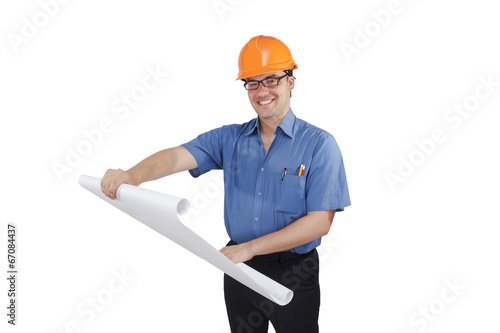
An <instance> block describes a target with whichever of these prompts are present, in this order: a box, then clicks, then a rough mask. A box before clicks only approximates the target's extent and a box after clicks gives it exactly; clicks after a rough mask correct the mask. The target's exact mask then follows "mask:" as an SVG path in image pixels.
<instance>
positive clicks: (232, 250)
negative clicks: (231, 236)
mask: <svg viewBox="0 0 500 333" xmlns="http://www.w3.org/2000/svg"><path fill="white" fill-rule="evenodd" d="M220 252H221V253H222V254H223V255H225V256H226V257H228V258H229V259H230V260H231V261H232V262H234V263H235V264H237V263H239V262H245V261H248V260H250V259H252V258H253V256H254V254H253V253H252V250H251V247H250V246H249V245H248V243H243V244H238V245H232V246H225V247H223V248H222V249H221V250H220Z"/></svg>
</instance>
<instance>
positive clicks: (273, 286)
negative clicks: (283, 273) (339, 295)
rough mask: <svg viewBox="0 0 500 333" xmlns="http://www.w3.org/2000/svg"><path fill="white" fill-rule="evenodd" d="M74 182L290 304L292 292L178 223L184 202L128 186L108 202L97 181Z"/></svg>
mask: <svg viewBox="0 0 500 333" xmlns="http://www.w3.org/2000/svg"><path fill="white" fill-rule="evenodd" d="M78 181H79V183H80V185H81V186H83V187H84V188H86V189H87V190H89V191H90V192H92V193H94V194H95V195H97V196H98V197H99V198H101V199H103V200H104V201H106V202H107V203H109V204H111V205H113V206H115V207H116V208H118V209H120V210H121V211H123V212H125V213H127V214H128V215H130V216H132V217H133V218H135V219H137V220H138V221H140V222H142V223H144V224H145V225H147V226H148V227H150V228H152V229H154V230H156V231H157V232H159V233H160V234H162V235H163V236H165V237H167V238H168V239H170V240H171V241H173V242H175V243H177V244H179V245H180V246H182V247H184V248H185V249H187V250H189V251H190V252H192V253H194V254H196V255H197V256H199V257H200V258H202V259H204V260H206V261H208V262H209V263H211V264H212V265H214V266H215V267H217V268H219V269H220V270H221V271H223V272H225V273H226V274H227V275H229V276H231V277H232V278H234V279H235V280H237V281H239V282H241V283H242V284H244V285H245V286H247V287H249V288H251V289H252V290H254V291H256V292H257V293H259V294H261V295H262V296H264V297H267V298H268V299H269V300H271V301H273V302H275V303H276V304H278V305H282V306H283V305H286V304H288V303H289V302H290V301H291V300H292V297H293V291H292V290H290V289H288V288H286V287H284V286H283V285H281V284H279V283H277V282H276V281H274V280H272V279H270V278H269V277H267V276H265V275H264V274H262V273H260V272H258V271H256V270H254V269H253V268H251V267H249V266H247V265H245V264H244V263H238V264H234V263H233V262H232V261H231V260H229V259H228V258H227V257H226V256H225V255H223V254H222V253H221V252H220V251H219V250H217V249H216V248H214V247H213V246H212V245H210V244H209V243H207V242H206V241H205V240H204V239H203V238H201V237H200V236H198V235H197V234H195V233H194V232H193V231H192V230H191V229H189V228H188V227H186V226H185V225H184V224H183V223H182V222H181V221H180V219H179V215H182V214H185V213H187V211H188V210H189V201H188V200H186V199H182V198H178V197H174V196H171V195H168V194H163V193H159V192H155V191H151V190H147V189H143V188H140V187H137V186H132V185H128V184H122V185H120V187H119V188H118V190H117V193H116V200H111V199H110V198H108V197H107V196H106V195H104V193H102V191H101V179H100V178H95V177H90V176H85V175H82V176H80V178H79V179H78Z"/></svg>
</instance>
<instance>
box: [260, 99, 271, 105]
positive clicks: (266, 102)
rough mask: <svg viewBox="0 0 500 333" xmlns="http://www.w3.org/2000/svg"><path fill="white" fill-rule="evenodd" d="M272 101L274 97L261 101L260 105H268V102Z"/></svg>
mask: <svg viewBox="0 0 500 333" xmlns="http://www.w3.org/2000/svg"><path fill="white" fill-rule="evenodd" d="M271 102H272V99H268V100H267V101H260V102H259V104H260V105H266V104H269V103H271Z"/></svg>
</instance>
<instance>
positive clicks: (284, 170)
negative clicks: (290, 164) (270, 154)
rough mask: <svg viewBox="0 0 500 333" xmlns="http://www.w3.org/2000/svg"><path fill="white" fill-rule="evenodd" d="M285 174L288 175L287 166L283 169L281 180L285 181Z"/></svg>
mask: <svg viewBox="0 0 500 333" xmlns="http://www.w3.org/2000/svg"><path fill="white" fill-rule="evenodd" d="M285 175H286V168H284V169H283V173H282V174H281V181H283V179H284V178H285Z"/></svg>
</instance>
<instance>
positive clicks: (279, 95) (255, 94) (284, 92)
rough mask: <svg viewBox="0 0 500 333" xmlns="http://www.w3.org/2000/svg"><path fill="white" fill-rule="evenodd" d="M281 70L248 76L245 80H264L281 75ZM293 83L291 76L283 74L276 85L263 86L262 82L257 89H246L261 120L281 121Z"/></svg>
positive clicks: (287, 106) (288, 102) (287, 105)
mask: <svg viewBox="0 0 500 333" xmlns="http://www.w3.org/2000/svg"><path fill="white" fill-rule="evenodd" d="M284 74H285V73H284V72H283V71H279V72H273V73H266V74H262V75H257V76H251V77H248V78H247V79H246V80H247V82H248V81H252V80H259V81H260V80H264V79H269V78H277V77H281V76H283V75H284ZM294 85H295V79H294V78H293V77H292V76H285V77H284V78H283V79H281V80H280V82H279V84H278V85H277V86H276V87H264V86H263V85H262V83H261V84H260V85H259V88H258V89H255V90H248V99H249V100H250V103H251V104H252V107H253V108H254V110H255V112H257V114H258V115H259V117H260V118H261V119H263V120H271V121H273V120H276V121H281V119H283V117H285V115H286V113H287V112H288V110H289V109H290V92H291V91H292V90H293V87H294Z"/></svg>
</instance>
